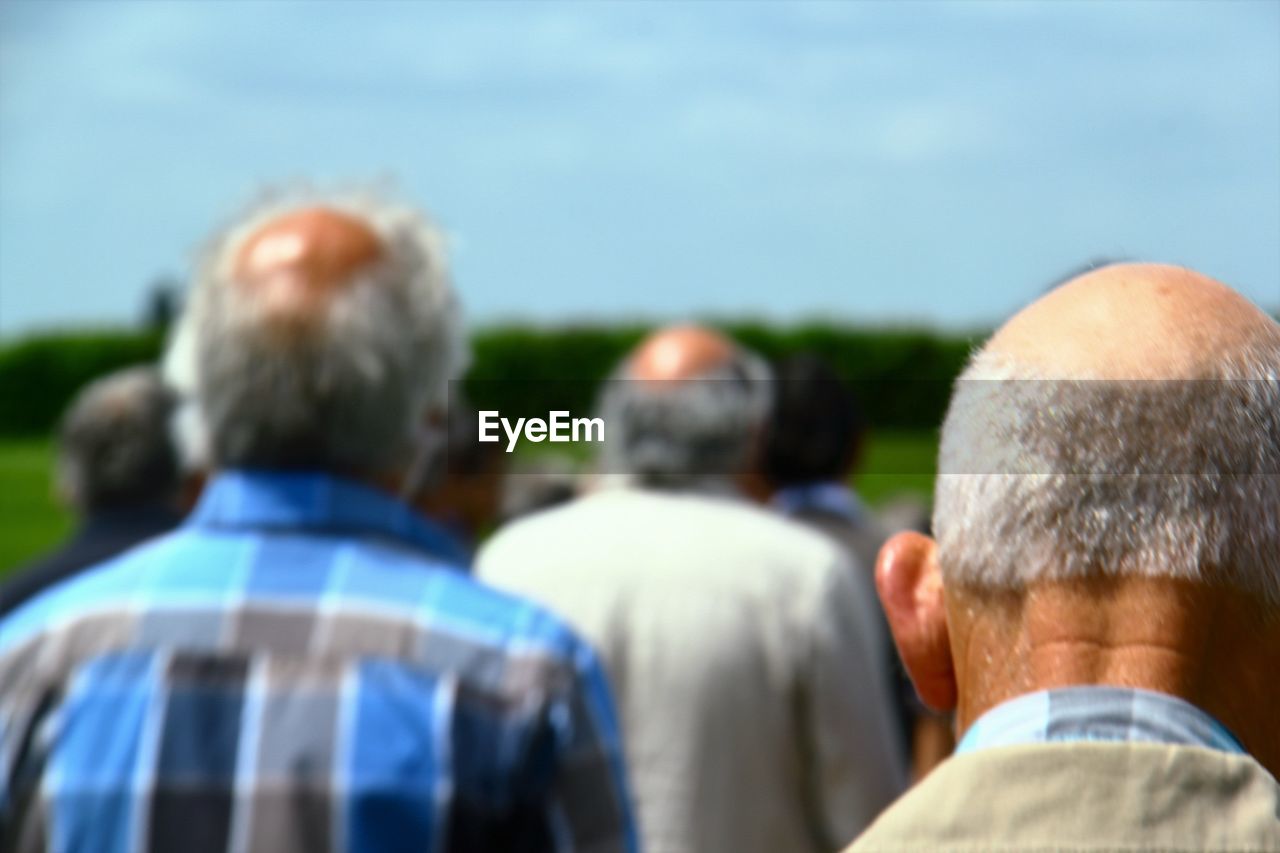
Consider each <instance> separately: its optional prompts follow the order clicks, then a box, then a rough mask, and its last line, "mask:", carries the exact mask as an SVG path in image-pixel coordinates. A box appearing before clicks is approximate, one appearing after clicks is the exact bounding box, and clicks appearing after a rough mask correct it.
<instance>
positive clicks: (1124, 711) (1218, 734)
mask: <svg viewBox="0 0 1280 853" xmlns="http://www.w3.org/2000/svg"><path fill="white" fill-rule="evenodd" d="M1060 741H1065V742H1072V741H1112V742H1127V741H1145V742H1150V743H1168V744H1183V745H1186V746H1202V747H1205V748H1207V749H1217V750H1222V751H1224V752H1235V753H1240V754H1244V748H1243V747H1242V746H1240V742H1239V741H1238V740H1236V738H1235V737H1234V736H1233V735H1232V734H1231V732H1229V731H1227V729H1226V727H1225V726H1223V725H1222V724H1221V723H1219V722H1218V721H1217V720H1215V719H1214V718H1213V717H1211V716H1209V715H1208V714H1206V713H1205V712H1204V711H1201V710H1200V709H1199V708H1197V707H1195V706H1194V705H1192V704H1190V703H1189V702H1185V701H1183V700H1182V699H1178V698H1177V697H1174V696H1168V695H1166V694H1164V693H1155V692H1152V691H1150V690H1135V689H1132V688H1127V687H1106V686H1100V685H1091V686H1087V687H1064V688H1059V689H1056V690H1042V691H1040V692H1038V693H1028V694H1026V695H1025V696H1019V697H1017V698H1016V699H1011V700H1009V701H1008V702H1004V703H1002V704H1000V705H997V706H996V707H994V708H992V709H991V710H989V711H987V712H986V713H985V714H983V715H982V716H981V717H979V718H978V720H977V722H975V723H974V724H973V725H972V726H970V727H969V730H968V731H967V732H965V734H964V737H963V738H962V739H961V740H960V743H959V744H958V745H957V746H956V754H957V755H959V754H962V753H965V752H972V751H974V750H977V749H986V748H988V747H993V746H1013V745H1016V744H1028V743H1052V742H1060Z"/></svg>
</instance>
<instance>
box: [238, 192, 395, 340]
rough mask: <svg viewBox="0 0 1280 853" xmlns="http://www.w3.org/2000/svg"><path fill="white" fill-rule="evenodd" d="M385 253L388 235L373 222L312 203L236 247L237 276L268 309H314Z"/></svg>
mask: <svg viewBox="0 0 1280 853" xmlns="http://www.w3.org/2000/svg"><path fill="white" fill-rule="evenodd" d="M384 256H385V249H384V247H383V244H382V240H381V239H380V238H379V237H378V235H377V233H375V232H374V230H373V228H371V227H370V225H369V224H368V223H366V222H362V221H361V220H359V219H357V218H356V217H354V216H351V215H350V214H347V213H343V212H341V211H338V210H333V209H331V208H325V207H308V208H303V209H302V210H295V211H290V212H287V213H285V214H283V215H280V216H277V217H275V218H273V219H269V220H267V221H266V222H264V223H262V224H261V225H260V226H259V227H258V228H257V230H255V231H253V232H252V233H251V234H250V235H249V236H248V237H247V238H246V239H245V241H244V243H243V244H242V245H241V246H240V250H239V252H237V253H236V257H235V261H234V266H233V267H232V280H233V281H235V282H236V283H237V284H238V285H239V286H240V287H242V288H244V289H245V291H247V292H249V293H252V294H253V295H254V296H255V297H256V298H257V299H259V300H260V301H261V304H262V306H263V308H264V310H266V311H268V312H279V313H284V314H303V315H305V314H313V313H315V312H317V311H319V310H320V306H321V305H322V304H323V303H325V302H327V300H328V299H329V298H330V297H332V296H333V295H334V294H335V292H337V291H340V290H342V289H343V288H345V287H347V286H349V285H350V284H351V283H352V282H353V281H354V280H355V278H356V276H357V275H358V274H359V273H360V272H362V271H363V270H365V269H366V268H368V267H369V266H371V265H372V264H374V263H376V262H377V261H379V260H381V259H382V258H383V257H384Z"/></svg>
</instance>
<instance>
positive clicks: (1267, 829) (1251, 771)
mask: <svg viewBox="0 0 1280 853" xmlns="http://www.w3.org/2000/svg"><path fill="white" fill-rule="evenodd" d="M1010 780H1019V781H1018V784H1010ZM1153 780H1156V781H1153ZM1277 809H1280V784H1277V783H1276V781H1275V779H1273V778H1271V776H1270V775H1269V774H1268V773H1267V772H1266V770H1264V769H1263V768H1262V766H1261V765H1259V764H1258V763H1257V762H1256V761H1255V760H1253V759H1252V758H1250V757H1248V756H1243V755H1233V754H1229V753H1225V752H1219V751H1217V750H1210V749H1202V748H1199V747H1186V746H1171V745H1166V744H1153V743H1051V744H1027V745H1022V746H1006V747H993V748H990V749H983V750H979V751H976V752H972V753H967V754H964V755H958V756H953V757H952V758H949V759H947V760H946V761H944V762H943V763H942V764H941V765H939V766H938V767H937V768H936V769H935V770H934V771H933V772H932V773H930V774H929V775H928V776H927V777H926V778H925V779H924V780H923V781H922V782H920V783H919V784H917V785H916V786H915V787H914V788H912V789H911V790H910V791H908V792H907V793H906V794H904V795H903V796H902V797H901V798H900V799H899V800H898V801H897V802H896V803H894V804H893V805H892V806H890V807H889V809H888V810H886V811H885V812H884V813H883V814H881V816H880V817H879V818H878V819H877V820H876V821H875V823H873V824H872V825H871V827H870V828H869V829H868V830H867V831H866V832H865V833H864V834H863V835H862V836H861V837H860V838H859V839H858V840H857V842H856V843H855V844H854V845H853V846H852V847H851V848H850V850H851V851H871V850H881V851H889V850H907V849H913V850H914V849H938V848H939V847H942V848H949V849H964V850H977V849H986V850H1025V849H1032V848H1037V849H1038V848H1044V849H1049V848H1053V849H1057V848H1058V847H1060V846H1061V845H1063V844H1068V843H1069V845H1070V846H1071V847H1072V849H1078V850H1104V849H1116V848H1120V847H1123V848H1124V849H1151V848H1157V847H1158V848H1160V849H1170V850H1210V849H1213V850H1236V849H1273V848H1274V846H1275V845H1276V844H1277V843H1278V842H1280V824H1277V823H1276V822H1275V815H1276V813H1277Z"/></svg>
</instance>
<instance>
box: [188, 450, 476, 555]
mask: <svg viewBox="0 0 1280 853" xmlns="http://www.w3.org/2000/svg"><path fill="white" fill-rule="evenodd" d="M187 523H188V524H189V525H193V526H195V527H204V528H222V529H228V528H232V529H234V528H243V529H247V530H293V531H315V532H322V533H341V534H346V535H350V536H357V537H372V538H383V539H391V540H394V541H396V542H398V543H400V544H404V545H409V546H411V547H413V548H414V549H415V550H419V551H424V552H426V553H427V554H429V555H431V556H433V557H435V558H437V559H439V560H441V561H443V562H445V563H448V564H449V565H452V566H455V567H459V568H465V567H467V566H469V565H470V562H471V560H470V558H469V556H468V555H467V551H466V549H465V548H463V547H462V545H461V544H460V543H458V542H457V541H456V540H455V539H454V538H453V537H452V536H450V535H449V534H448V533H446V532H445V531H444V529H443V528H441V527H439V526H438V525H435V524H432V523H431V522H429V521H427V520H426V519H424V518H423V517H422V516H421V515H419V514H418V513H416V512H414V511H413V510H411V509H410V508H409V507H408V506H406V505H405V504H404V503H402V502H400V501H398V500H396V499H395V498H392V497H391V496H390V495H386V494H383V493H382V492H378V491H376V490H374V489H372V488H369V487H368V486H362V485H360V484H359V483H356V482H353V481H351V480H345V479H342V478H340V477H336V476H334V475H332V474H325V473H320V472H314V471H287V472H286V471H262V470H245V469H236V470H230V471H224V472H221V473H219V474H218V475H217V476H216V477H214V478H213V479H212V480H210V481H209V483H208V484H207V485H206V486H205V489H204V493H203V494H202V495H201V496H200V502H199V503H198V504H197V505H196V508H195V509H194V510H193V511H192V513H191V516H190V518H189V519H188V521H187Z"/></svg>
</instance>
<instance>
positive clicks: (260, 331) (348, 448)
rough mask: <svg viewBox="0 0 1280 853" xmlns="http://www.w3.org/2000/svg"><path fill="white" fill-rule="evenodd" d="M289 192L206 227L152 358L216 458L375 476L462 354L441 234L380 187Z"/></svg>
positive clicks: (408, 445)
mask: <svg viewBox="0 0 1280 853" xmlns="http://www.w3.org/2000/svg"><path fill="white" fill-rule="evenodd" d="M301 195H302V196H303V197H302V198H300V199H297V200H295V201H292V202H290V201H289V200H288V199H280V198H276V199H270V200H268V203H267V205H266V206H265V207H264V208H263V209H261V210H258V211H256V212H254V213H252V214H251V215H250V216H248V217H247V218H246V219H244V220H242V221H240V222H238V223H235V224H234V225H233V226H232V227H231V228H230V229H228V230H227V231H225V232H224V233H222V234H220V235H218V236H217V237H216V238H215V240H214V241H212V242H211V244H210V251H209V253H208V254H207V255H206V256H205V257H204V258H203V263H202V264H201V267H200V269H199V270H198V271H197V277H196V281H195V286H194V293H193V298H192V299H191V300H190V303H189V305H188V310H187V312H186V314H185V315H184V316H183V318H182V321H181V323H180V324H179V327H178V330H177V333H176V334H175V336H174V338H173V340H172V342H171V346H170V352H169V355H168V357H167V358H166V360H165V369H166V372H167V373H168V374H169V376H170V377H171V378H173V379H174V380H175V381H176V383H177V385H178V387H181V388H183V389H186V390H188V391H189V392H194V393H195V394H196V396H197V397H198V403H199V409H200V412H201V416H202V418H203V419H204V421H205V426H206V427H207V432H208V443H209V448H210V452H211V454H212V456H213V462H214V464H215V465H216V466H218V467H228V466H255V467H305V468H315V469H322V470H330V471H340V472H344V473H347V474H349V475H353V476H360V477H364V478H366V479H377V480H378V481H380V482H381V481H386V480H387V476H386V475H387V474H388V473H389V472H394V471H396V470H398V469H400V468H401V467H403V466H404V464H405V459H406V458H407V456H408V454H410V453H411V452H412V449H413V447H414V446H415V443H416V442H417V441H418V434H419V432H420V431H421V429H422V424H423V422H424V417H425V416H426V414H427V410H428V408H431V407H434V406H438V405H440V404H441V403H442V402H443V398H444V394H445V390H446V388H447V383H448V381H449V380H450V379H454V378H456V377H457V376H458V375H459V373H460V371H461V369H462V367H463V365H464V361H465V357H466V347H465V338H464V336H463V331H462V328H461V318H460V316H459V312H458V306H457V303H456V301H455V299H454V295H453V290H452V287H451V285H450V282H449V275H448V269H447V265H446V263H445V257H444V246H443V240H442V239H441V237H440V235H439V234H438V232H437V231H436V230H435V229H434V228H433V227H432V226H431V224H430V223H429V222H428V221H427V220H426V219H425V217H423V216H422V215H421V214H420V213H418V212H417V211H415V210H413V209H411V208H408V207H404V206H402V205H399V204H396V203H394V202H389V201H386V200H383V199H380V198H377V197H374V196H368V195H346V194H334V195H327V194H324V195H322V194H320V193H312V192H304V193H302V194H301Z"/></svg>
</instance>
